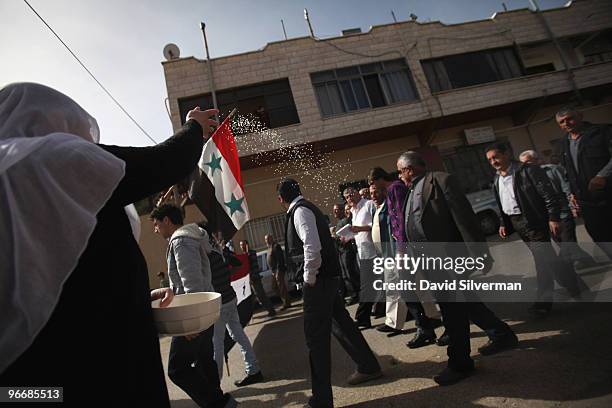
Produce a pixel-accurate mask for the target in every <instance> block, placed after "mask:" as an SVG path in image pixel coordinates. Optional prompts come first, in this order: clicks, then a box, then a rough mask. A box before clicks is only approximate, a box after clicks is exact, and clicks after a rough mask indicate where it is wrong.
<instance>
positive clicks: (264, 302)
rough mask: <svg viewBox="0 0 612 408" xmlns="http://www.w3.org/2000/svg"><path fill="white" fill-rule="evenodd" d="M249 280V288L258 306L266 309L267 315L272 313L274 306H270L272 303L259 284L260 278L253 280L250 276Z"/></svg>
mask: <svg viewBox="0 0 612 408" xmlns="http://www.w3.org/2000/svg"><path fill="white" fill-rule="evenodd" d="M250 278H251V279H250V281H251V288H252V289H253V292H254V293H255V296H256V297H257V300H258V301H259V304H260V305H261V306H262V307H263V308H264V309H266V310H267V311H268V313H274V306H272V302H270V299H268V295H266V291H265V290H264V287H263V284H262V283H261V278H253V277H252V276H251V277H250Z"/></svg>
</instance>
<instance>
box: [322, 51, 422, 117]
mask: <svg viewBox="0 0 612 408" xmlns="http://www.w3.org/2000/svg"><path fill="white" fill-rule="evenodd" d="M310 77H311V80H312V85H313V86H314V89H315V94H316V96H317V102H318V103H319V109H320V110H321V115H322V116H323V117H329V116H333V115H339V114H342V113H346V112H352V111H356V110H361V109H371V108H378V107H381V106H387V105H391V104H394V103H399V102H404V101H412V100H416V99H418V94H417V91H416V88H415V86H414V82H413V80H412V74H411V73H410V69H409V68H408V65H406V62H405V61H404V60H403V59H400V60H392V61H384V62H376V63H373V64H365V65H357V66H352V67H345V68H338V69H335V70H331V71H323V72H315V73H312V74H311V75H310Z"/></svg>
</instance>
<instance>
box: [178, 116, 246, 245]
mask: <svg viewBox="0 0 612 408" xmlns="http://www.w3.org/2000/svg"><path fill="white" fill-rule="evenodd" d="M231 116H232V115H231V114H230V115H228V117H227V118H225V120H224V121H223V122H222V123H221V126H219V127H218V128H217V130H216V131H215V132H214V133H213V135H212V137H211V138H210V139H209V140H208V141H207V142H206V144H205V145H204V149H203V150H202V156H201V157H200V161H199V162H198V168H197V169H196V170H195V171H194V173H193V174H192V176H191V180H190V183H189V184H190V186H189V198H190V199H191V200H192V201H193V202H194V203H195V205H196V206H197V207H198V209H199V210H200V211H201V212H202V214H204V216H205V217H206V219H207V220H208V225H209V227H210V231H212V232H221V234H222V238H223V239H225V240H228V239H231V238H232V237H233V236H234V234H235V233H236V231H238V230H239V229H240V228H242V226H243V225H244V224H245V223H246V222H247V221H248V220H249V208H248V207H247V203H246V197H245V196H244V186H243V184H242V178H241V176H240V162H239V160H238V149H236V143H235V141H234V134H233V133H232V129H231V127H230V119H231Z"/></svg>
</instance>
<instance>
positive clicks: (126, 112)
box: [23, 0, 157, 144]
mask: <svg viewBox="0 0 612 408" xmlns="http://www.w3.org/2000/svg"><path fill="white" fill-rule="evenodd" d="M23 1H24V3H25V4H27V6H28V7H29V8H30V10H32V12H33V13H34V14H36V16H37V17H38V18H39V19H40V21H42V22H43V24H44V25H45V26H47V28H48V29H49V30H50V31H51V32H52V33H53V35H54V36H55V37H56V38H57V39H58V40H59V42H60V43H62V45H63V46H64V48H66V50H68V52H69V53H70V54H71V55H72V56H73V57H74V59H75V60H76V61H77V62H78V63H79V65H81V67H82V68H83V69H84V70H85V71H86V72H87V73H88V74H89V76H90V77H91V78H92V79H93V80H94V81H96V83H97V84H98V85H99V86H100V88H102V90H103V91H104V92H105V93H106V94H107V95H108V96H109V97H110V98H111V99H112V100H113V102H115V105H117V106H118V107H119V109H121V110H122V111H123V113H125V114H126V115H127V117H128V118H130V120H131V121H132V122H133V123H134V124H135V125H136V126H137V127H138V129H140V130H141V131H142V133H144V135H145V136H146V137H148V138H149V140H151V141H152V142H153V143H155V144H157V141H155V139H153V138H152V137H151V135H149V134H148V133H147V131H146V130H144V128H143V127H142V126H140V124H139V123H138V122H137V121H136V119H134V118H133V117H132V115H130V114H129V112H128V111H127V110H126V109H125V108H124V107H123V106H122V105H121V104H120V103H119V101H117V99H115V97H114V96H113V95H112V94H111V93H110V92H109V91H108V89H106V87H104V85H102V83H101V82H100V81H98V78H96V77H95V75H94V74H93V73H92V72H91V71H90V70H89V69H88V68H87V67H86V66H85V64H83V62H82V61H81V60H80V59H79V57H77V55H76V54H75V53H74V52H73V51H72V50H71V49H70V47H68V45H67V44H66V43H65V42H64V40H62V39H61V37H60V36H59V35H58V34H57V33H56V32H55V30H53V28H51V26H50V25H49V24H48V23H47V22H46V21H45V19H44V18H43V17H42V16H41V15H40V14H39V13H38V12H37V11H36V10H35V9H34V7H32V5H31V4H30V3H28V1H27V0H23Z"/></svg>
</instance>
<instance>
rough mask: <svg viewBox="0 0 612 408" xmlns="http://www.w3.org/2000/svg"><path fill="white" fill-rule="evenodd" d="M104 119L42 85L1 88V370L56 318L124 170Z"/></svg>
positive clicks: (18, 84) (26, 84)
mask: <svg viewBox="0 0 612 408" xmlns="http://www.w3.org/2000/svg"><path fill="white" fill-rule="evenodd" d="M98 140H99V131H98V125H97V123H96V120H95V119H94V118H92V117H91V116H90V115H89V114H88V113H87V112H85V110H84V109H83V108H81V107H80V106H79V105H78V104H77V103H76V102H74V101H73V100H72V99H70V98H69V97H68V96H66V95H64V94H62V93H60V92H58V91H56V90H54V89H51V88H48V87H46V86H43V85H39V84H32V83H17V84H11V85H8V86H6V87H4V88H2V89H0V327H1V329H0V373H1V372H3V371H4V370H5V369H6V368H7V367H8V366H9V365H10V364H11V363H12V362H13V361H14V360H15V359H16V358H17V357H19V355H21V354H22V353H23V352H24V351H25V350H26V349H27V348H28V347H29V346H30V345H31V344H32V341H33V340H34V338H35V337H36V336H37V334H38V333H39V332H40V330H41V329H42V328H43V327H44V325H45V324H46V323H47V321H48V320H49V318H50V316H51V313H52V312H53V309H54V308H55V306H56V304H57V301H58V299H59V296H60V293H61V290H62V286H63V284H64V282H65V281H66V279H67V278H68V276H69V275H70V273H71V272H72V270H73V269H74V268H75V267H76V265H77V262H78V260H79V257H80V256H81V254H82V253H83V251H84V250H85V247H86V246H87V241H88V239H89V237H90V236H91V234H92V232H93V230H94V227H95V225H96V214H97V213H98V211H100V209H101V208H102V207H103V206H104V204H105V203H106V201H107V200H108V199H109V198H110V196H111V194H112V192H113V191H114V189H115V188H116V187H117V185H118V184H119V181H120V180H121V179H122V177H123V175H124V167H125V163H124V162H123V161H122V160H119V159H118V158H116V157H115V156H113V155H112V154H110V153H107V152H106V151H104V150H103V149H101V148H100V147H99V146H97V145H95V144H94V143H95V142H98Z"/></svg>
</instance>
